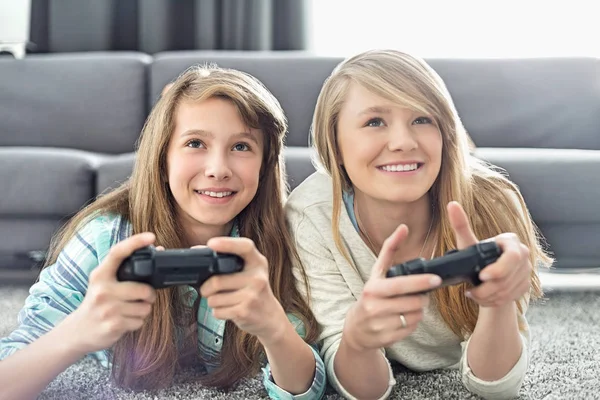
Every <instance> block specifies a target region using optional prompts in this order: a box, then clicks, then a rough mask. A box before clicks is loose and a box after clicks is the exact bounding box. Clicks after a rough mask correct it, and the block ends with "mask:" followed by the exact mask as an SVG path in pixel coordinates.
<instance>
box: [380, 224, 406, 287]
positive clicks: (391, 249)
mask: <svg viewBox="0 0 600 400" xmlns="http://www.w3.org/2000/svg"><path fill="white" fill-rule="evenodd" d="M407 236H408V227H407V226H406V225H404V224H401V225H400V226H399V227H397V228H396V230H395V231H394V232H392V234H391V235H390V236H388V238H387V239H385V241H384V242H383V246H382V247H381V252H380V253H379V257H377V261H376V262H375V265H374V266H373V269H372V271H371V278H385V274H386V273H387V271H388V270H389V269H390V268H391V267H392V263H393V259H394V254H396V251H398V247H399V246H400V244H401V243H402V242H403V241H404V239H406V237H407Z"/></svg>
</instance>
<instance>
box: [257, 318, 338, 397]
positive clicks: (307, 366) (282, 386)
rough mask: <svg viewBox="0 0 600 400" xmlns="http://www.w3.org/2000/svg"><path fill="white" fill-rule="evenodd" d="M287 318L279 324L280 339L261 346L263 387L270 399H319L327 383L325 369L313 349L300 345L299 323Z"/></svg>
mask: <svg viewBox="0 0 600 400" xmlns="http://www.w3.org/2000/svg"><path fill="white" fill-rule="evenodd" d="M289 318H290V320H286V321H285V322H282V326H283V327H284V329H283V330H282V336H281V338H280V339H278V340H275V341H274V342H272V343H263V346H264V348H265V352H266V354H267V359H268V362H269V363H268V364H267V366H266V367H265V368H264V369H263V373H264V379H263V383H264V385H265V388H266V389H267V392H268V393H269V397H271V398H277V399H283V398H288V399H306V400H308V399H320V398H321V397H322V396H323V393H325V386H326V383H327V382H326V376H325V375H326V374H325V365H324V364H323V360H322V359H321V357H320V356H319V353H318V351H317V349H316V348H314V347H312V346H309V345H308V344H307V343H306V342H304V340H303V337H304V325H303V324H302V322H301V321H300V320H298V319H297V318H295V317H294V316H289ZM292 324H294V325H295V326H293V325H292ZM291 360H294V361H291ZM292 393H296V395H293V394H292Z"/></svg>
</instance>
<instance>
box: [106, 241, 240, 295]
mask: <svg viewBox="0 0 600 400" xmlns="http://www.w3.org/2000/svg"><path fill="white" fill-rule="evenodd" d="M243 267H244V261H243V260H242V258H241V257H239V256H237V255H235V254H225V253H216V252H215V251H213V250H212V249H210V248H208V247H202V248H192V249H170V250H162V251H159V250H156V248H155V247H154V246H147V247H143V248H141V249H139V250H136V251H135V252H133V254H132V255H131V256H129V257H127V258H126V259H125V260H124V261H123V263H122V264H121V266H120V267H119V270H118V271H117V280H119V281H134V282H142V283H147V284H149V285H151V286H152V287H154V288H155V289H161V288H166V287H170V286H177V285H193V286H194V287H196V288H198V287H200V286H201V285H202V284H203V283H204V282H205V281H206V280H207V279H208V278H210V277H211V276H213V275H222V274H232V273H234V272H239V271H241V270H242V269H243Z"/></svg>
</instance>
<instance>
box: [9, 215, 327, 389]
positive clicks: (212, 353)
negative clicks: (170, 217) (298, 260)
mask: <svg viewBox="0 0 600 400" xmlns="http://www.w3.org/2000/svg"><path fill="white" fill-rule="evenodd" d="M131 232H132V229H131V225H130V224H129V222H128V221H127V220H125V219H123V218H121V217H120V216H114V215H101V216H98V217H96V218H94V219H92V220H91V221H90V222H89V223H87V224H86V225H85V226H84V227H83V228H82V229H80V230H79V231H78V232H77V234H76V235H75V237H74V238H73V239H71V241H70V242H69V243H68V244H67V245H66V246H65V248H64V249H63V250H62V252H61V253H60V255H59V256H58V259H57V261H56V263H55V264H53V265H51V266H49V267H47V268H45V269H43V270H42V273H41V274H40V279H39V281H38V282H37V283H35V284H34V285H33V286H32V287H31V289H30V290H29V296H28V297H27V299H26V301H25V305H24V307H23V308H22V309H21V311H20V312H19V318H18V319H19V326H18V327H17V329H16V330H14V331H13V332H12V333H11V334H10V335H9V336H8V337H6V338H3V339H1V340H0V360H2V359H4V358H6V357H8V356H10V355H11V354H13V353H14V352H16V351H18V350H19V349H22V348H23V347H25V346H27V345H28V344H29V343H31V342H33V341H34V340H36V339H38V338H39V337H40V336H42V335H43V334H45V333H47V332H48V331H50V330H51V329H52V328H54V327H55V326H56V325H57V324H58V323H59V322H60V321H62V320H63V319H64V318H65V317H66V316H67V315H68V314H69V313H71V312H73V311H74V310H75V309H77V307H79V305H80V304H81V303H82V301H83V298H84V296H85V293H86V290H87V285H88V280H89V276H90V273H91V272H92V270H93V269H94V268H96V267H97V266H98V265H99V264H100V263H101V262H102V260H103V259H104V258H105V257H106V255H107V254H108V251H109V249H110V248H111V247H112V246H114V245H115V244H116V243H117V242H119V241H121V240H123V239H125V238H127V237H129V236H130V235H131ZM232 236H237V230H236V229H234V231H233V232H232ZM190 294H191V300H192V301H195V300H196V298H197V296H198V294H197V292H196V290H193V289H192V288H190ZM288 318H289V319H290V321H291V322H292V323H293V324H294V326H295V327H296V331H297V332H298V334H299V335H300V336H302V337H303V336H304V333H305V332H304V326H303V324H302V322H301V321H300V320H299V319H298V318H297V317H295V316H293V315H291V314H288ZM224 330H225V321H224V320H219V319H217V318H215V317H214V316H213V314H212V311H211V308H210V307H209V306H208V305H207V302H206V300H205V299H204V298H202V299H201V300H200V306H199V308H198V348H199V350H200V354H201V356H202V359H203V360H217V361H215V362H218V355H219V353H220V352H221V346H222V344H223V332H224ZM311 349H312V351H313V353H314V356H315V363H316V371H315V377H314V379H313V383H312V385H311V387H310V388H309V389H308V390H307V391H306V392H305V393H302V394H299V395H292V394H290V393H289V392H287V391H285V390H284V389H282V388H280V387H279V386H277V385H276V384H275V382H274V381H273V378H272V376H271V371H270V368H269V365H268V364H267V365H265V366H264V368H263V369H262V371H263V375H264V376H263V383H264V386H265V389H266V391H267V393H268V395H269V397H270V398H273V399H320V398H321V397H322V396H323V393H324V391H325V385H326V379H325V376H326V375H325V367H324V364H323V361H322V359H321V357H320V356H319V353H318V350H317V349H316V348H315V347H314V346H311ZM109 351H110V350H109V349H106V350H103V351H99V352H95V353H91V354H89V356H91V357H94V358H96V359H97V360H98V361H99V362H100V363H101V364H102V365H103V366H105V367H107V368H108V367H109V366H110V353H109ZM215 367H217V364H215V363H211V362H208V363H207V364H206V369H207V370H208V371H211V370H213V369H214V368H215Z"/></svg>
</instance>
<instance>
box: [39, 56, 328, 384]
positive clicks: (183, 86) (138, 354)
mask: <svg viewBox="0 0 600 400" xmlns="http://www.w3.org/2000/svg"><path fill="white" fill-rule="evenodd" d="M212 97H219V98H223V99H227V100H228V101H231V102H232V104H234V105H235V106H236V108H237V110H238V112H239V114H240V116H241V118H242V119H243V121H244V123H245V124H246V125H247V126H249V127H251V128H255V129H260V130H261V131H262V132H263V135H264V137H265V144H264V146H265V148H264V157H263V160H262V164H261V170H260V177H259V186H258V190H257V193H256V195H255V196H254V198H253V199H252V201H251V202H250V203H249V204H248V206H246V208H245V209H244V210H243V211H242V212H241V213H240V214H239V215H238V216H237V218H236V220H237V221H238V224H239V229H240V235H241V236H244V237H248V238H250V239H252V240H253V241H254V242H255V244H256V247H257V248H258V250H259V251H260V252H261V253H262V254H263V255H264V256H265V257H266V258H267V260H269V281H270V285H271V288H272V290H273V293H274V295H275V297H276V298H277V300H279V302H280V303H281V304H282V306H283V308H284V309H285V310H286V312H289V313H293V314H294V315H296V316H297V317H299V318H300V319H301V320H302V322H303V323H304V326H305V329H306V336H305V340H306V341H307V342H312V341H314V340H316V337H317V323H316V320H315V318H314V316H313V314H312V313H311V311H310V309H309V307H308V305H307V303H306V302H305V301H304V299H303V297H302V296H301V295H300V294H299V292H298V291H297V288H296V286H295V279H294V276H293V274H292V269H291V266H292V265H293V264H296V260H297V259H298V255H297V253H296V251H295V248H294V246H293V244H292V241H291V238H290V236H289V232H288V230H287V228H286V225H285V218H284V214H283V203H284V201H285V197H286V195H287V192H288V187H287V183H286V173H285V164H284V159H283V152H282V147H283V140H284V136H285V133H286V131H287V120H286V118H285V115H284V112H283V110H282V108H281V106H280V105H279V102H278V101H277V100H276V99H275V97H274V96H273V95H272V94H271V93H270V92H269V91H268V90H267V89H266V88H265V87H264V86H263V85H262V84H261V83H260V82H259V81H258V80H256V79H255V78H253V77H252V76H250V75H248V74H245V73H243V72H240V71H236V70H229V69H221V68H217V67H215V66H202V67H200V66H199V67H192V68H190V69H188V70H187V71H185V72H184V73H183V74H182V75H181V76H180V77H179V78H178V79H177V80H176V81H175V82H174V83H173V84H172V86H171V87H170V88H169V90H167V91H165V92H164V93H163V96H162V97H161V98H160V99H159V101H158V102H157V104H156V105H155V106H154V108H153V109H152V111H151V113H150V115H149V116H148V118H147V120H146V123H145V125H144V127H143V130H142V133H141V136H140V139H139V141H138V143H137V152H136V161H135V165H134V168H133V173H132V175H131V177H130V178H129V180H128V181H127V182H125V183H124V184H123V185H121V186H120V187H118V188H117V189H115V190H114V191H111V192H109V193H107V194H104V195H102V196H99V198H98V199H97V200H96V201H95V202H93V203H91V204H90V205H88V206H87V207H85V208H84V209H82V210H81V211H80V212H79V213H78V214H77V215H76V216H75V217H74V218H72V219H71V220H70V221H69V223H68V224H67V225H65V227H64V228H63V229H62V230H61V231H60V232H59V234H58V235H57V236H56V237H55V238H54V239H53V241H52V244H51V248H50V256H49V258H48V261H47V263H46V265H50V264H53V263H54V262H56V260H57V257H58V254H59V253H60V251H61V249H62V248H63V247H64V246H65V245H66V243H67V242H68V241H69V240H70V239H71V238H72V237H73V236H74V235H75V233H76V231H77V229H79V228H80V227H81V226H82V225H83V224H85V223H86V222H87V221H89V220H90V219H91V218H92V217H93V216H94V215H97V213H116V214H120V215H121V216H122V217H123V218H126V219H127V220H128V221H129V222H130V223H131V225H132V228H133V233H134V234H135V233H141V232H146V231H150V232H154V233H155V235H156V244H157V245H162V246H164V247H165V248H181V247H183V246H185V245H186V242H185V240H184V234H183V232H182V229H181V228H180V227H179V226H178V224H177V223H176V211H175V209H176V208H175V200H174V198H173V195H172V194H171V192H170V189H169V186H168V183H167V164H166V162H167V161H166V159H167V158H166V155H167V149H168V144H169V141H170V138H171V135H172V133H173V130H174V128H175V110H176V107H177V105H178V104H179V103H180V102H181V101H183V100H186V101H195V102H201V101H203V100H206V99H209V98H212ZM197 306H198V302H196V304H195V305H194V306H193V307H190V306H189V299H187V298H186V297H185V295H184V294H183V291H181V290H179V289H178V288H167V289H161V290H158V291H157V299H156V302H155V304H154V305H153V308H152V312H151V314H150V316H149V317H148V319H147V320H146V323H145V324H144V326H143V327H142V328H141V329H140V330H138V331H136V332H131V333H128V334H126V335H125V336H124V337H123V338H122V339H120V340H119V341H118V342H117V343H116V344H115V346H114V349H113V370H112V373H113V377H114V378H115V381H116V382H117V383H118V384H119V385H121V386H124V387H128V388H132V389H136V390H138V389H156V388H162V387H166V386H168V385H169V384H170V383H171V382H172V380H173V376H174V373H175V371H176V369H177V368H178V367H179V366H181V364H182V358H183V357H182V356H181V354H180V352H179V350H178V344H177V339H176V337H177V331H178V330H179V329H181V328H185V327H189V326H194V325H195V324H194V322H195V320H196V315H195V311H196V310H197ZM191 341H192V342H193V344H192V345H193V346H194V348H195V347H196V346H197V345H196V340H193V339H192V340H191ZM262 357H263V349H262V348H261V346H260V344H259V342H258V340H257V338H256V337H254V336H252V335H249V334H247V333H245V332H243V331H241V330H240V329H238V328H237V326H235V324H233V323H232V322H231V321H228V322H227V323H226V328H225V337H224V342H223V346H222V352H221V354H220V357H219V361H220V366H219V367H218V368H217V369H216V370H215V371H214V372H212V373H210V374H208V375H206V376H204V377H202V378H201V381H202V382H203V383H204V384H207V385H211V386H216V387H220V388H227V387H230V386H231V385H232V384H234V383H235V382H236V381H237V380H239V379H240V378H242V377H245V376H249V375H252V374H255V373H257V372H258V371H259V369H260V363H261V360H262ZM200 361H208V360H200Z"/></svg>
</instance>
